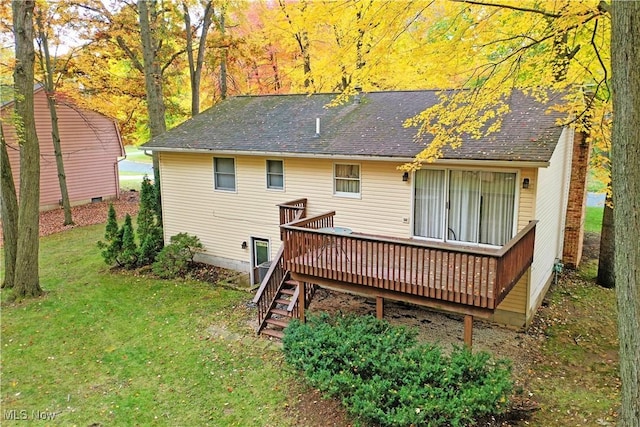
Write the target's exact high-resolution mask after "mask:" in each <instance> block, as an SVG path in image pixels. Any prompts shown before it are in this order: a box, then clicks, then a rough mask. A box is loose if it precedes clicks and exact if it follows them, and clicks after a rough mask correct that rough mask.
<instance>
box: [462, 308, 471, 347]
mask: <svg viewBox="0 0 640 427" xmlns="http://www.w3.org/2000/svg"><path fill="white" fill-rule="evenodd" d="M464 343H465V344H466V345H467V346H468V347H469V348H471V346H472V344H473V316H472V315H470V314H467V315H465V316H464Z"/></svg>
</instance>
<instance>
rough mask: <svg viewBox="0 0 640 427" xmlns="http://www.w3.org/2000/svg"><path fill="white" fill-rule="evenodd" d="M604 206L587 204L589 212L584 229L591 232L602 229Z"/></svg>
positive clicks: (597, 231) (598, 231)
mask: <svg viewBox="0 0 640 427" xmlns="http://www.w3.org/2000/svg"><path fill="white" fill-rule="evenodd" d="M603 212H604V207H602V206H587V213H586V218H585V222H584V231H586V232H590V233H600V231H601V230H602V213H603Z"/></svg>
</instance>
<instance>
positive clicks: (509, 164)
mask: <svg viewBox="0 0 640 427" xmlns="http://www.w3.org/2000/svg"><path fill="white" fill-rule="evenodd" d="M143 149H144V150H150V151H158V152H171V153H185V154H202V153H206V154H210V155H214V156H217V157H221V156H248V157H281V158H283V157H285V158H286V157H292V158H302V159H334V160H341V161H359V162H363V161H376V162H395V163H402V164H404V163H411V162H413V161H414V160H415V158H414V157H385V156H358V155H343V154H321V153H283V152H279V151H240V150H210V149H206V148H197V149H194V148H166V147H162V148H153V147H144V148H143ZM432 164H435V165H438V166H445V165H452V166H454V165H459V166H467V167H469V166H472V165H476V166H477V165H478V164H486V167H505V168H546V167H548V166H549V162H548V161H543V160H538V161H522V160H482V159H469V160H467V159H438V160H436V161H435V162H433V163H430V165H432ZM425 166H427V165H425Z"/></svg>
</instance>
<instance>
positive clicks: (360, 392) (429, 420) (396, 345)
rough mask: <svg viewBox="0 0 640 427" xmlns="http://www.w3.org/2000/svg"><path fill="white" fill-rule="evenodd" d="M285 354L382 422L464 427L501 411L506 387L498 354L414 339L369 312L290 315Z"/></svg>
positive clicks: (505, 369)
mask: <svg viewBox="0 0 640 427" xmlns="http://www.w3.org/2000/svg"><path fill="white" fill-rule="evenodd" d="M283 344H284V351H285V358H286V360H287V362H288V363H290V364H291V365H293V366H294V367H295V368H297V369H300V370H302V371H303V372H304V373H305V376H306V377H307V379H308V380H309V382H310V383H311V384H312V385H313V386H314V387H317V388H319V389H320V390H322V391H324V392H327V393H328V394H330V395H332V396H335V397H338V398H340V399H341V400H342V402H343V403H344V404H345V405H346V406H347V409H348V410H349V412H350V413H352V414H353V415H354V416H356V417H358V418H360V419H361V420H362V421H364V422H365V423H367V424H379V425H382V426H408V425H415V426H448V425H451V426H462V425H471V424H474V423H475V422H476V421H478V420H479V419H482V418H484V417H488V416H491V415H497V414H499V413H501V412H503V411H504V410H505V409H506V408H507V405H508V402H507V397H508V395H509V393H510V392H511V389H512V381H511V371H510V367H509V364H508V363H507V362H506V361H504V360H499V361H492V360H491V357H490V355H489V354H488V353H484V352H480V353H472V352H471V351H470V350H469V349H467V348H466V347H465V348H461V347H455V348H454V350H453V352H452V353H451V355H449V356H447V355H444V354H443V353H442V351H441V350H440V348H438V347H436V346H433V345H420V344H418V343H417V340H416V331H414V330H411V329H406V328H401V327H394V326H391V325H390V324H389V323H388V322H386V321H383V320H378V319H376V318H374V317H372V316H366V317H353V316H346V317H343V316H338V317H335V318H333V319H331V318H329V316H327V315H326V314H325V315H320V316H316V317H310V318H309V319H308V322H307V323H306V324H303V323H300V322H299V321H293V322H291V323H290V325H289V327H287V329H286V330H285V336H284V339H283Z"/></svg>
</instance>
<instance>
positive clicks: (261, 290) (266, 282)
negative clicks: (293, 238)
mask: <svg viewBox="0 0 640 427" xmlns="http://www.w3.org/2000/svg"><path fill="white" fill-rule="evenodd" d="M283 254H284V244H282V245H280V249H278V253H276V257H275V260H274V261H272V262H271V265H270V266H269V270H267V274H265V276H264V279H262V282H260V287H259V288H258V291H257V292H256V295H255V296H254V297H253V302H254V303H256V304H257V303H258V301H260V298H261V297H262V294H263V293H264V290H265V288H266V287H267V285H269V281H270V280H271V276H273V272H274V271H275V269H276V268H278V265H279V264H280V263H281V262H282V256H283ZM282 264H283V266H284V263H282Z"/></svg>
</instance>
